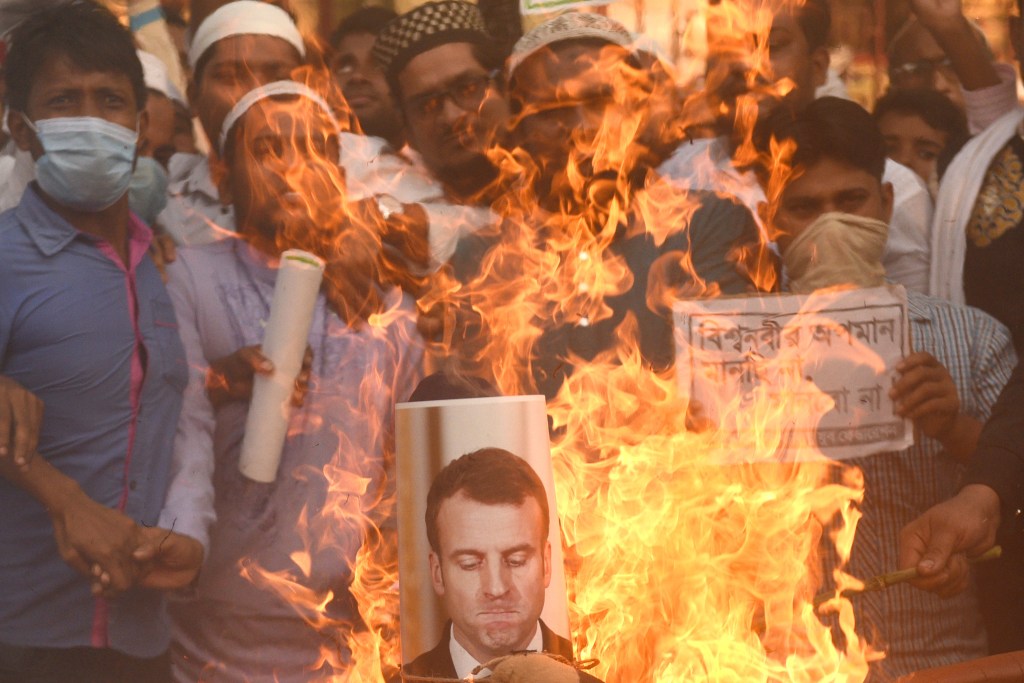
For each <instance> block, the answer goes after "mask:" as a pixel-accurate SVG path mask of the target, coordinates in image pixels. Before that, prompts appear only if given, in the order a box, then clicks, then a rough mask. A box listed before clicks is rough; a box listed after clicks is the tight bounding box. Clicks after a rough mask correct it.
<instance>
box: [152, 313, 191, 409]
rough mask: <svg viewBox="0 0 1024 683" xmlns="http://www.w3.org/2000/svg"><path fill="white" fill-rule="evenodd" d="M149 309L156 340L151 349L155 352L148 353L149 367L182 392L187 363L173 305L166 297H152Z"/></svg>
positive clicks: (186, 381)
mask: <svg viewBox="0 0 1024 683" xmlns="http://www.w3.org/2000/svg"><path fill="white" fill-rule="evenodd" d="M150 310H151V311H152V314H153V339H154V340H155V342H156V343H155V348H154V349H153V351H155V353H153V352H151V353H150V354H149V364H150V367H151V368H152V369H153V371H154V372H156V373H158V374H159V375H160V376H161V377H163V378H164V380H165V381H166V382H167V383H168V384H170V385H171V386H172V387H174V388H175V389H176V390H177V391H178V392H179V393H180V392H183V391H185V386H186V385H187V384H188V363H187V362H186V361H185V348H184V347H183V346H182V344H181V337H180V336H179V335H178V319H177V318H176V317H175V315H174V306H172V305H171V303H170V302H169V301H167V300H166V299H153V300H152V301H151V302H150Z"/></svg>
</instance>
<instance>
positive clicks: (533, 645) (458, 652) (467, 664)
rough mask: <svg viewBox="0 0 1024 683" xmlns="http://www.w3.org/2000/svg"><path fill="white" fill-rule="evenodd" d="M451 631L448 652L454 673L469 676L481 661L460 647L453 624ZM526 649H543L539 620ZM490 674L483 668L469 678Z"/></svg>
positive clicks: (463, 676)
mask: <svg viewBox="0 0 1024 683" xmlns="http://www.w3.org/2000/svg"><path fill="white" fill-rule="evenodd" d="M449 628H450V629H451V633H449V635H448V652H449V653H450V654H451V656H452V664H453V665H454V666H455V674H456V675H457V676H458V677H459V678H469V675H470V673H472V671H473V669H475V668H477V667H478V666H480V665H481V664H483V662H478V661H476V658H475V657H473V655H471V654H469V652H468V651H467V650H466V648H464V647H462V644H461V643H459V641H457V640H455V624H452V625H451V626H450V627H449ZM526 650H528V651H531V652H543V650H544V634H543V633H541V630H540V622H537V628H536V630H534V633H533V638H532V639H531V640H530V644H529V645H527V646H526ZM490 675H491V670H490V669H484V670H483V671H481V672H480V673H479V674H477V675H476V676H475V677H474V678H471V679H469V680H477V679H481V678H484V677H486V676H490Z"/></svg>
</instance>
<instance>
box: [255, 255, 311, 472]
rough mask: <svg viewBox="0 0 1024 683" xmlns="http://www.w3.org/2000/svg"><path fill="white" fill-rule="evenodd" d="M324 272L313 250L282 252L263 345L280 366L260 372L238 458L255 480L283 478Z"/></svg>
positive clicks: (263, 348)
mask: <svg viewBox="0 0 1024 683" xmlns="http://www.w3.org/2000/svg"><path fill="white" fill-rule="evenodd" d="M323 274H324V262H323V260H321V259H320V258H318V257H317V256H314V255H313V254H310V253H308V252H305V251H301V250H299V249H289V250H288V251H286V252H284V253H283V254H281V265H280V267H279V268H278V271H277V281H276V283H275V284H274V298H273V300H272V301H271V302H270V319H269V320H268V321H267V326H266V329H265V330H264V332H263V346H262V351H263V355H264V356H266V357H267V358H269V359H270V361H271V362H272V363H273V364H274V372H273V373H271V374H270V375H256V377H255V378H254V380H253V386H252V400H251V402H250V403H249V415H248V417H247V419H246V421H245V436H244V437H243V439H242V453H241V455H240V456H239V458H238V469H239V470H241V472H242V474H244V475H245V476H246V477H248V478H250V479H253V480H254V481H259V482H264V483H270V482H272V481H274V479H275V478H277V468H278V465H280V464H281V451H282V450H283V449H284V440H285V437H286V436H287V435H288V417H289V415H290V413H291V397H292V393H293V392H294V390H295V378H296V377H298V376H299V372H300V371H301V370H302V357H303V356H304V355H305V353H306V344H307V340H308V338H309V328H310V327H311V326H312V324H313V309H314V308H315V307H316V297H317V294H318V293H319V292H320V281H321V280H322V279H323Z"/></svg>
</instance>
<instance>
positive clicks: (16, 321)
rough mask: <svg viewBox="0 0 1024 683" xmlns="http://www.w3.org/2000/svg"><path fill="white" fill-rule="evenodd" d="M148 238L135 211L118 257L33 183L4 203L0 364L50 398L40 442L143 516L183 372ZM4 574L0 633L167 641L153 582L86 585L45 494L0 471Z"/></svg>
mask: <svg viewBox="0 0 1024 683" xmlns="http://www.w3.org/2000/svg"><path fill="white" fill-rule="evenodd" d="M151 238H152V235H151V234H150V232H149V230H148V228H146V227H145V226H144V225H143V224H142V223H141V222H139V221H138V220H137V219H136V218H135V217H134V216H133V217H132V219H131V221H130V226H129V243H130V246H129V264H128V265H127V266H125V264H123V263H121V261H120V259H118V258H117V257H116V256H115V254H114V250H113V249H112V247H111V245H110V244H109V243H107V242H106V241H104V240H102V239H99V238H96V237H94V236H90V235H87V234H85V233H82V232H79V231H78V230H76V229H75V228H74V227H73V226H72V225H71V224H70V223H68V222H67V221H66V220H64V219H63V218H62V217H60V216H59V215H58V214H57V213H55V212H54V211H53V210H51V209H50V208H49V207H48V206H47V205H46V204H45V203H44V202H43V200H42V199H41V198H40V196H39V195H38V194H37V193H36V191H35V190H34V188H30V189H28V190H26V191H25V194H24V196H23V198H22V200H21V203H20V204H19V205H18V206H17V207H16V208H14V209H12V210H11V211H8V212H6V213H4V214H2V215H0V374H3V375H6V376H8V377H10V378H12V379H14V380H15V381H17V382H19V383H20V384H21V385H22V386H24V387H25V388H27V389H28V390H30V391H32V392H33V393H34V394H35V395H36V396H38V397H39V398H40V399H41V400H42V401H43V402H44V404H45V412H44V415H43V423H42V429H41V434H40V440H39V453H40V455H41V456H42V457H43V458H45V459H46V460H47V461H49V462H50V464H52V465H53V466H54V467H56V468H57V469H58V470H60V471H61V472H63V473H64V474H66V475H67V476H69V477H71V478H72V479H74V480H75V481H77V482H78V484H79V486H81V488H82V490H83V491H84V492H85V493H86V494H87V495H89V496H90V497H91V498H92V499H93V500H95V501H98V502H100V503H102V504H104V505H107V506H109V507H111V508H114V509H119V510H122V511H123V512H124V514H126V515H127V516H128V517H130V518H131V519H133V520H134V521H135V522H137V523H138V524H142V525H149V526H153V525H156V524H157V521H158V519H159V518H160V516H161V511H162V510H163V507H164V500H165V496H166V493H167V486H168V476H169V475H168V472H169V469H170V465H171V457H172V446H173V439H174V431H175V425H176V423H177V420H178V414H179V411H180V409H181V400H182V391H183V388H184V386H185V383H186V381H187V368H186V365H185V360H184V351H183V349H182V345H181V341H180V340H179V338H178V329H177V322H176V319H175V317H174V309H173V307H172V305H171V302H170V299H169V298H168V296H167V292H166V291H165V289H164V286H163V283H162V282H161V280H160V275H159V273H158V272H157V270H156V267H155V266H154V265H153V262H152V261H151V260H150V259H149V257H148V256H147V255H146V248H147V246H148V244H149V242H150V240H151ZM164 515H165V518H167V517H168V515H167V512H166V511H164ZM170 518H172V519H173V514H172V515H170ZM176 531H184V532H185V533H187V530H181V529H176ZM0 586H2V588H0V643H5V644H8V645H16V646H35V647H76V646H109V647H113V648H115V649H117V650H120V651H122V652H125V653H128V654H130V655H134V656H139V657H150V656H155V655H157V654H159V653H161V652H162V651H163V650H165V649H166V648H167V645H168V642H169V637H168V630H167V628H166V625H165V623H164V619H163V614H162V610H163V604H162V595H161V594H159V593H157V592H155V591H148V590H141V589H137V590H132V591H129V592H128V593H126V594H125V595H123V596H121V597H119V598H117V599H114V600H111V601H105V600H102V599H97V598H94V597H93V596H92V595H91V593H90V586H89V581H88V580H87V579H86V578H85V577H83V576H81V575H79V574H78V573H77V572H76V571H75V570H73V569H72V568H71V567H70V566H68V565H67V564H65V563H64V562H63V561H62V560H61V558H60V555H59V553H58V551H57V545H56V542H55V540H54V537H53V526H52V524H51V522H50V518H49V515H48V514H47V512H46V510H45V509H44V507H43V506H42V505H41V504H40V503H39V502H38V501H37V500H36V499H35V498H33V497H32V496H31V495H29V494H28V493H26V492H25V491H24V490H22V489H20V488H19V487H17V486H15V485H13V484H11V483H10V482H8V481H6V480H4V479H2V478H0Z"/></svg>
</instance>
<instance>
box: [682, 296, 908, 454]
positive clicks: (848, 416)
mask: <svg viewBox="0 0 1024 683" xmlns="http://www.w3.org/2000/svg"><path fill="white" fill-rule="evenodd" d="M674 313H675V328H676V329H675V337H676V352H677V353H676V371H677V377H678V380H679V385H680V390H681V391H682V392H683V393H684V394H687V395H689V396H691V397H692V398H693V399H696V400H697V401H699V402H700V403H701V405H702V406H703V409H704V413H705V415H706V416H707V417H709V418H710V419H711V420H712V421H714V422H715V423H717V424H720V425H721V426H722V428H723V429H725V430H727V431H733V432H736V433H742V432H744V431H749V430H757V429H764V427H765V425H770V426H771V428H774V429H778V428H780V427H781V428H784V429H785V430H786V431H787V434H786V443H785V448H784V449H782V451H780V452H779V453H776V454H775V457H778V458H779V459H786V460H801V459H806V458H809V457H817V455H816V454H817V453H818V452H820V453H823V454H824V455H826V456H827V457H829V458H832V459H835V460H842V459H846V458H853V457H859V456H864V455H870V454H873V453H880V452H885V451H898V450H903V449H904V448H907V447H909V446H911V445H913V443H914V432H913V426H912V423H911V422H910V421H909V420H906V419H903V418H900V417H898V416H897V415H896V414H895V413H894V411H893V402H892V400H891V399H890V398H889V390H890V389H891V388H892V386H893V384H894V383H895V381H896V380H897V379H898V375H897V373H896V372H895V366H896V364H897V363H899V361H900V360H902V359H903V358H905V357H906V356H907V355H908V354H909V353H910V337H909V327H908V322H907V298H906V290H904V289H903V287H900V286H887V287H876V288H870V289H847V290H844V291H825V292H818V293H815V294H811V295H795V294H794V295H768V296H761V297H741V298H720V299H708V300H702V301H682V302H677V304H676V305H675V307H674ZM773 411H774V412H773ZM729 457H730V458H735V457H736V454H735V453H733V454H731V455H730V456H729Z"/></svg>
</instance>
